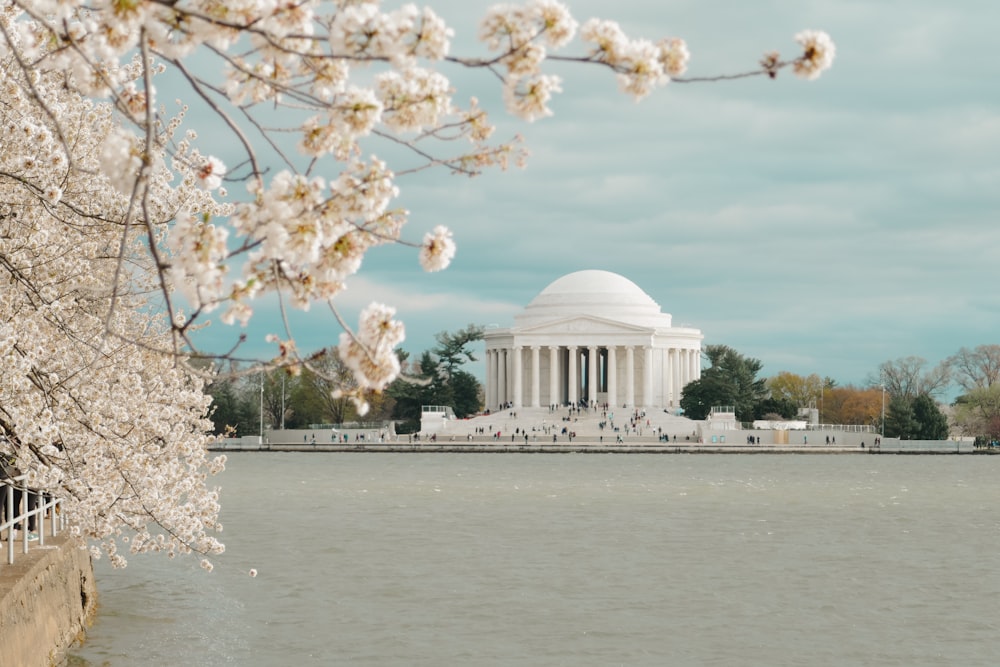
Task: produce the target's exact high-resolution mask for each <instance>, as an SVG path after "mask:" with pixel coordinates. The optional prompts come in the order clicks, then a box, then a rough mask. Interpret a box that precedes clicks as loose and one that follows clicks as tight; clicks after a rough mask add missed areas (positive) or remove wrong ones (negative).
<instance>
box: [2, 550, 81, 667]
mask: <svg viewBox="0 0 1000 667" xmlns="http://www.w3.org/2000/svg"><path fill="white" fill-rule="evenodd" d="M6 546H7V545H6V543H3V558H2V559H0V664H3V665H11V666H12V667H13V666H14V665H17V666H18V667H35V666H36V665H37V666H38V667H48V666H49V665H58V664H60V663H61V660H62V656H63V655H64V653H65V651H66V650H67V649H68V648H69V647H70V646H72V645H73V643H74V642H75V641H77V640H78V639H79V638H80V637H81V636H82V635H83V632H84V629H85V628H86V626H87V624H88V623H89V621H90V619H91V617H92V615H93V613H94V611H95V610H96V606H97V588H96V585H95V581H94V570H93V567H92V565H91V561H90V553H89V552H88V551H87V550H86V549H80V548H79V547H78V546H77V543H76V542H75V541H73V540H72V539H70V538H69V537H68V536H65V535H60V536H58V537H49V536H47V537H46V538H45V546H39V544H38V542H32V543H31V546H30V548H29V550H28V553H27V554H22V553H21V545H20V543H18V544H15V549H16V550H17V551H16V553H15V560H14V564H13V565H8V564H7V558H6V554H7V551H6Z"/></svg>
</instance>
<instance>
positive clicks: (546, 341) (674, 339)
mask: <svg viewBox="0 0 1000 667" xmlns="http://www.w3.org/2000/svg"><path fill="white" fill-rule="evenodd" d="M702 338H703V336H702V334H701V331H700V330H698V329H693V328H689V327H674V326H672V324H671V316H670V315H669V314H667V313H662V312H660V307H659V305H657V304H656V302H655V301H653V300H652V299H651V298H650V297H649V295H647V294H646V293H645V292H643V291H642V290H641V289H640V288H639V287H638V286H637V285H636V284H635V283H633V282H632V281H630V280H628V279H627V278H624V277H622V276H620V275H618V274H615V273H611V272H608V271H595V270H588V271H578V272H576V273H571V274H569V275H566V276H563V277H562V278H559V279H558V280H556V281H554V282H553V283H551V284H550V285H549V286H548V287H546V288H545V289H544V290H542V292H541V293H539V295H538V296H537V297H535V299H534V300H532V302H531V303H529V304H528V306H527V307H526V308H525V310H524V311H523V312H522V313H521V314H519V315H516V316H515V317H514V326H513V327H511V328H509V329H492V330H487V331H486V332H485V334H484V339H485V342H486V407H487V408H489V409H490V410H496V409H498V408H500V407H502V406H505V405H508V404H509V405H511V406H513V407H515V408H518V407H542V406H549V405H567V404H569V405H600V404H604V403H607V404H608V405H610V406H615V407H617V406H625V407H628V408H633V407H643V408H654V407H659V408H675V407H677V405H678V404H679V401H680V397H681V394H682V391H683V388H684V385H686V384H687V383H688V382H691V381H692V380H695V379H697V378H698V377H700V374H701V341H702Z"/></svg>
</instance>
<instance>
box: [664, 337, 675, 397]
mask: <svg viewBox="0 0 1000 667" xmlns="http://www.w3.org/2000/svg"><path fill="white" fill-rule="evenodd" d="M665 354H666V355H667V363H666V366H665V367H664V369H663V373H664V375H666V377H665V378H663V379H664V380H665V381H666V383H667V395H666V401H665V402H666V404H667V405H676V401H677V396H676V395H675V394H674V392H675V391H677V390H676V389H675V387H674V348H672V347H671V348H668V349H667V350H666V352H665Z"/></svg>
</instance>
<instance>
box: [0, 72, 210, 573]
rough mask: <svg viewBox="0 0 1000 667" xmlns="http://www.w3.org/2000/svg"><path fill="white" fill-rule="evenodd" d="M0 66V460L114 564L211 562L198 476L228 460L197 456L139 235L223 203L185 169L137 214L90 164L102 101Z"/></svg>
mask: <svg viewBox="0 0 1000 667" xmlns="http://www.w3.org/2000/svg"><path fill="white" fill-rule="evenodd" d="M4 64H6V65H7V66H8V67H7V68H6V70H5V71H6V72H7V74H8V76H7V77H6V78H5V79H4V82H3V86H4V88H3V90H4V96H3V99H4V104H3V105H0V144H2V145H3V147H4V150H3V151H0V174H3V177H0V259H2V266H3V273H4V280H3V284H4V287H3V290H2V298H0V376H2V379H3V381H2V382H0V405H2V406H3V407H2V409H0V435H2V436H3V438H2V439H0V454H2V455H4V456H14V457H15V458H16V460H17V464H18V466H19V467H20V468H21V469H22V470H24V471H25V473H26V474H27V483H28V486H29V487H31V488H38V489H44V490H46V491H47V492H48V493H51V494H53V495H54V496H57V497H59V498H61V499H62V501H63V511H64V512H65V515H66V516H67V518H69V519H70V521H71V522H72V525H73V534H75V535H76V536H77V537H78V538H80V539H81V540H87V541H90V542H91V544H92V545H93V547H92V548H93V549H94V551H95V554H101V553H103V554H105V555H107V556H108V557H109V559H110V560H111V561H112V563H113V564H114V565H116V566H123V565H124V564H125V562H126V556H127V555H128V554H129V553H141V552H163V553H166V554H169V555H175V554H182V553H190V552H198V553H201V554H205V555H211V554H218V553H220V552H221V551H222V548H223V546H222V544H221V543H220V542H219V541H218V539H217V538H216V537H215V535H214V533H215V532H216V531H218V530H220V529H221V526H220V525H219V523H218V513H219V493H218V489H217V488H214V487H212V486H211V485H210V484H209V483H208V480H209V479H210V477H211V476H212V475H213V474H215V473H217V472H219V471H220V470H221V469H222V468H223V466H224V463H225V459H224V458H223V457H216V458H210V457H209V456H208V454H207V450H206V445H207V444H208V442H209V435H208V433H209V432H210V429H211V423H210V422H209V421H208V419H207V418H206V417H207V414H208V410H209V401H210V399H209V398H208V397H207V396H206V395H205V393H204V391H203V380H202V379H201V377H200V376H199V375H198V374H196V373H194V372H193V371H192V370H191V369H190V368H189V367H188V365H187V363H186V361H185V360H184V358H183V357H181V356H178V355H176V354H175V353H174V352H173V351H174V350H175V347H174V344H173V336H172V334H171V329H170V326H169V322H167V321H166V319H165V316H164V314H163V312H162V309H161V308H160V307H159V304H157V303H155V302H150V301H148V300H147V298H146V295H148V294H153V295H155V294H156V293H157V292H156V288H157V275H158V273H157V270H156V267H155V265H154V264H153V263H152V262H151V258H150V257H149V254H148V252H147V250H146V248H147V247H148V246H147V245H146V244H147V243H148V237H147V234H146V231H147V230H153V231H154V232H155V233H162V232H163V231H165V230H166V228H167V226H168V225H167V222H168V221H169V220H171V219H177V220H179V221H180V224H182V225H187V226H188V227H189V234H188V237H189V238H191V239H196V238H199V231H198V230H197V227H198V225H197V224H196V223H195V221H194V218H193V216H191V215H190V214H189V213H187V212H185V213H182V214H179V213H178V212H179V211H186V207H189V206H197V207H199V208H201V209H202V210H205V211H208V212H210V213H212V214H222V213H225V212H226V209H225V207H217V206H213V205H212V203H211V200H210V199H209V198H208V195H207V193H206V192H205V191H204V190H203V189H201V188H198V187H197V186H195V185H194V183H193V181H195V180H196V178H197V177H196V176H195V175H193V174H188V175H189V176H190V180H191V183H189V184H188V185H176V184H173V185H172V184H171V183H170V179H171V176H170V174H169V173H168V172H167V170H165V169H163V168H162V165H161V168H158V169H156V170H154V172H155V173H152V174H151V175H150V176H149V179H148V183H149V186H150V194H149V195H148V197H147V198H146V204H147V205H146V206H145V207H144V208H145V211H146V212H147V213H146V214H143V215H142V216H137V217H136V216H135V210H136V207H133V206H130V198H129V196H128V195H126V194H123V193H122V191H121V190H120V189H119V187H117V186H116V185H115V183H116V182H118V181H120V179H118V177H117V175H116V172H114V171H112V173H111V175H106V174H105V173H104V170H103V169H102V167H101V165H102V164H103V162H104V161H105V160H106V159H107V152H108V150H109V146H115V145H116V144H115V139H114V138H115V137H117V136H120V135H118V134H117V130H116V124H115V121H114V110H113V109H112V107H111V105H109V104H96V103H94V102H92V101H90V100H88V99H86V98H84V97H81V96H80V95H79V94H77V93H74V92H73V91H70V90H68V89H67V88H66V87H65V86H64V85H63V79H62V77H60V76H59V75H58V74H56V73H39V74H38V75H37V76H32V77H31V78H30V79H29V78H28V76H26V75H21V76H19V75H18V74H17V73H16V69H13V70H12V69H11V68H10V67H9V65H10V63H9V62H6V63H4ZM41 100H44V104H45V109H43V108H42V106H41V105H42V101H41ZM50 114H51V115H50ZM53 118H57V119H59V120H60V121H61V122H60V123H59V124H58V126H57V125H56V123H54V122H53ZM123 145H125V146H128V147H126V148H119V149H120V150H123V151H125V152H126V153H129V154H131V153H130V151H131V146H133V145H134V144H123ZM111 150H117V149H111ZM181 150H183V149H181ZM132 168H139V167H138V166H137V165H131V166H129V169H132ZM118 184H119V185H120V184H121V183H120V182H118ZM125 189H126V190H128V188H125ZM145 215H148V216H149V217H144V216H145ZM130 216H132V217H130ZM129 220H131V222H130V223H127V221H129ZM201 237H204V234H201ZM189 243H191V244H192V246H194V245H197V242H196V241H193V240H192V241H190V242H189ZM122 262H127V263H128V265H127V269H128V270H127V272H123V271H122Z"/></svg>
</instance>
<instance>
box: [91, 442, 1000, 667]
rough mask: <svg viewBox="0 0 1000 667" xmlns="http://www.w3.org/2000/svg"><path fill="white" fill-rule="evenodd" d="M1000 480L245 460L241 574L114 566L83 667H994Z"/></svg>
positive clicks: (762, 468) (822, 461)
mask: <svg viewBox="0 0 1000 667" xmlns="http://www.w3.org/2000/svg"><path fill="white" fill-rule="evenodd" d="M998 472H1000V457H986V456H962V457H957V456H950V457H948V456H913V457H900V456H791V455H789V456H766V455H758V456H722V455H701V456H699V455H585V454H577V455H573V454H563V455H529V454H525V455H515V454H508V455H487V454H482V455H474V454H465V455H462V454H430V455H419V454H396V455H393V454H308V453H306V454H267V453H245V454H236V455H233V456H230V463H229V466H228V470H227V471H226V472H225V473H224V475H223V478H222V485H223V487H224V492H223V502H224V507H225V510H224V514H223V522H224V524H225V531H224V533H223V535H222V536H223V537H224V538H225V542H226V544H227V552H226V554H224V556H223V557H222V558H220V559H218V561H217V566H216V570H215V572H213V573H211V574H207V573H204V572H203V571H202V570H200V569H199V568H198V567H197V562H196V559H191V560H190V561H181V562H178V561H173V562H169V561H167V560H166V559H165V558H161V557H143V558H139V557H135V558H133V560H132V562H131V563H130V565H129V567H128V568H127V569H125V570H123V571H112V570H110V569H109V568H107V567H105V566H104V564H103V562H102V563H100V564H99V565H100V567H99V568H98V586H99V589H100V593H101V608H100V614H99V618H98V621H97V622H96V624H95V625H94V626H93V627H92V628H91V630H90V632H89V639H88V641H87V643H86V645H85V646H83V647H82V648H79V649H77V650H76V651H75V652H74V656H73V659H74V664H77V665H85V666H88V667H97V666H99V665H109V666H111V667H123V666H129V665H161V664H164V665H241V666H244V665H246V666H257V665H260V666H272V665H379V666H381V665H435V666H440V665H476V666H478V665H531V666H536V665H538V666H556V665H650V666H654V665H655V666H657V667H661V666H663V665H771V666H782V665H808V666H810V667H813V666H821V665H880V666H881V665H906V666H908V667H912V666H919V665H934V666H935V667H936V666H938V665H943V664H952V665H964V666H966V667H972V666H975V665H991V666H992V665H995V664H996V660H997V658H996V656H997V655H998V654H1000V632H998V630H1000V628H998V625H1000V621H998V614H997V606H996V601H997V599H998V594H1000V572H998V569H997V560H998V559H997V554H998V548H1000V521H998V516H997V514H996V511H997V507H998V506H1000V502H998V501H1000V490H998V485H997V484H996V480H997V474H998ZM250 568H256V569H257V570H258V571H259V575H258V576H257V577H256V578H251V577H250V576H249V575H248V574H247V572H248V571H249V570H250Z"/></svg>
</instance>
